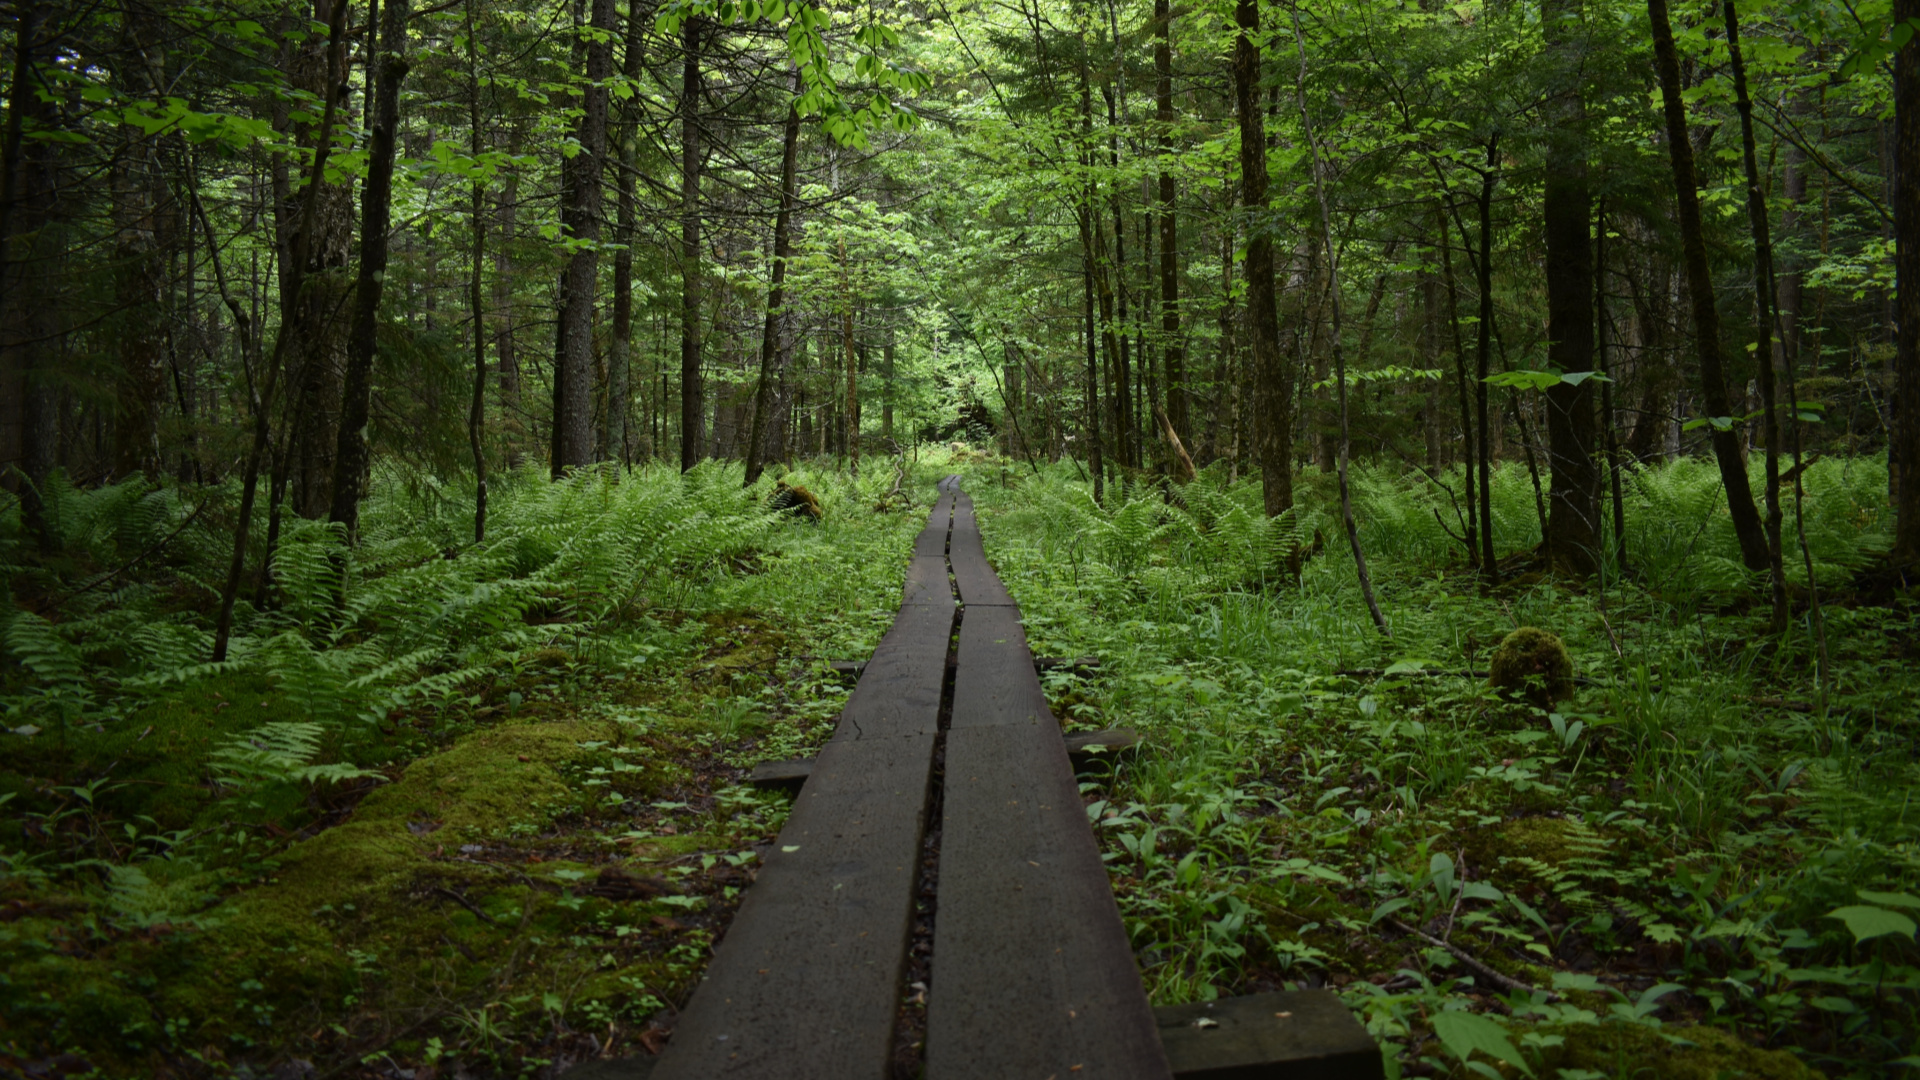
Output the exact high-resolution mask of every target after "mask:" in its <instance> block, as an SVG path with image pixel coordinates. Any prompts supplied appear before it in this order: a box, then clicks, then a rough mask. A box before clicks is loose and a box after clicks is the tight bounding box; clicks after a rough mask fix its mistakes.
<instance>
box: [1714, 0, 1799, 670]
mask: <svg viewBox="0 0 1920 1080" xmlns="http://www.w3.org/2000/svg"><path fill="white" fill-rule="evenodd" d="M1720 10H1721V12H1722V13H1723V14H1724V15H1725V17H1726V22H1727V49H1728V52H1729V56H1730V57H1731V59H1732V61H1733V93H1734V107H1735V108H1736V109H1737V110H1738V111H1739V113H1740V149H1741V161H1742V163H1743V165H1744V167H1745V169H1746V177H1747V222H1748V225H1749V227H1750V228H1751V229H1752V232H1753V287H1754V315H1755V321H1756V322H1757V324H1758V333H1757V334H1756V339H1757V343H1756V347H1755V350H1754V354H1753V359H1754V364H1755V368H1756V370H1757V372H1758V373H1759V376H1760V380H1759V381H1760V411H1761V418H1760V432H1761V437H1762V438H1763V439H1764V440H1765V442H1766V447H1767V457H1766V507H1767V517H1766V523H1765V526H1766V536H1767V570H1768V573H1769V575H1770V576H1771V577H1772V579H1773V588H1772V593H1773V628H1774V631H1775V632H1776V633H1779V632H1784V631H1785V630H1786V628H1787V620H1788V618H1789V614H1790V613H1789V611H1788V608H1787V574H1786V567H1785V564H1784V560H1783V559H1782V557H1781V556H1782V552H1783V549H1782V547H1781V543H1780V524H1781V514H1780V410H1779V407H1778V406H1779V401H1778V395H1777V394H1776V393H1775V392H1774V368H1773V362H1774V325H1773V298H1774V282H1773V239H1772V236H1771V234H1770V232H1769V230H1768V222H1767V193H1766V189H1765V188H1763V187H1761V184H1760V156H1759V152H1758V150H1757V148H1756V146H1755V142H1754V137H1753V99H1752V98H1751V97H1749V96H1748V93H1747V64H1746V58H1745V57H1744V56H1743V55H1742V54H1741V50H1740V12H1739V9H1738V6H1737V4H1736V3H1735V0H1722V4H1721V9H1720ZM1796 411H1797V409H1796Z"/></svg>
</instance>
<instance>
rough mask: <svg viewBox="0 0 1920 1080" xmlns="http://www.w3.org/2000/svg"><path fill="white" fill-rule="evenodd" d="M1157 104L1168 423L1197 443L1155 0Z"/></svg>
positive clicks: (1168, 94)
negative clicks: (1183, 331) (1182, 317)
mask: <svg viewBox="0 0 1920 1080" xmlns="http://www.w3.org/2000/svg"><path fill="white" fill-rule="evenodd" d="M1153 18H1154V42H1153V69H1154V104H1155V110H1156V115H1155V118H1156V119H1157V120H1158V121H1159V123H1160V160H1161V162H1162V164H1161V166H1160V332H1161V334H1162V335H1163V336H1164V338H1165V341H1164V342H1163V343H1162V344H1161V356H1162V357H1163V359H1162V361H1161V364H1162V367H1163V370H1164V371H1165V372H1166V380H1167V422H1168V424H1169V425H1171V426H1172V428H1173V432H1174V434H1175V435H1177V436H1179V438H1180V441H1181V442H1182V443H1186V444H1191V443H1192V442H1193V423H1192V420H1191V419H1190V407H1189V404H1188V393H1187V372H1186V348H1185V342H1184V341H1182V340H1181V337H1180V230H1179V222H1178V220H1177V219H1176V217H1175V213H1174V197H1175V194H1176V192H1175V185H1174V179H1173V172H1172V171H1171V170H1170V169H1168V168H1167V166H1166V165H1165V162H1166V161H1168V160H1170V159H1171V158H1172V156H1173V124H1174V119H1175V117H1174V112H1173V42H1172V33H1173V8H1172V6H1171V5H1170V3H1169V0H1154V3H1153Z"/></svg>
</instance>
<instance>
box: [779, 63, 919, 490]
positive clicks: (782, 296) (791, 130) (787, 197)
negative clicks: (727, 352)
mask: <svg viewBox="0 0 1920 1080" xmlns="http://www.w3.org/2000/svg"><path fill="white" fill-rule="evenodd" d="M791 92H792V93H793V95H794V96H795V98H796V99H797V98H798V97H799V94H800V72H799V71H797V70H796V71H794V72H793V74H792V86H791ZM799 148H800V109H799V106H798V105H788V106H787V121H786V124H785V126H784V127H783V128H782V129H781V136H780V208H779V210H778V211H776V212H775V214H774V218H773V266H772V269H771V270H770V271H769V278H768V282H767V321H766V328H765V330H764V331H763V333H762V336H761V339H760V377H759V379H758V380H757V381H755V383H754V387H753V430H752V433H751V434H750V435H749V436H748V438H747V455H746V456H747V481H746V482H747V485H748V486H749V487H751V486H752V485H753V483H754V482H755V481H756V480H759V479H760V472H761V469H762V468H763V467H764V465H765V464H766V454H767V446H766V443H767V429H768V427H769V426H770V420H771V416H770V413H771V409H772V398H773V384H774V383H775V382H776V381H778V379H779V377H780V376H781V375H784V371H783V370H777V369H776V364H775V361H776V360H783V359H784V350H783V349H782V348H781V342H782V339H783V338H784V336H785V328H786V323H787V320H788V318H789V316H788V314H787V311H786V299H787V295H786V282H787V256H788V255H789V253H790V252H791V249H792V227H793V203H794V198H795V192H794V187H793V178H794V171H795V167H796V163H797V161H798V158H799ZM887 342H888V344H887V356H888V357H889V363H891V357H892V356H893V344H892V342H893V339H892V338H888V339H887ZM784 366H785V365H784V364H782V365H779V367H780V368H782V369H783V368H784ZM892 429H893V404H892V402H891V401H889V402H888V404H887V433H888V434H889V435H891V434H892V433H893V430H892Z"/></svg>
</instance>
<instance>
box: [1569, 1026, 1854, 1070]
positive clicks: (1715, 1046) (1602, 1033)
mask: <svg viewBox="0 0 1920 1080" xmlns="http://www.w3.org/2000/svg"><path fill="white" fill-rule="evenodd" d="M1550 1033H1551V1034H1555V1035H1559V1036H1561V1037H1562V1038H1563V1039H1565V1041H1564V1042H1562V1043H1561V1044H1560V1045H1559V1046H1555V1047H1551V1048H1549V1049H1548V1050H1547V1052H1546V1055H1545V1060H1544V1061H1543V1062H1542V1064H1543V1065H1544V1066H1545V1068H1543V1069H1539V1070H1536V1072H1538V1073H1539V1074H1540V1075H1545V1076H1551V1075H1553V1074H1554V1071H1555V1070H1566V1071H1568V1072H1572V1071H1574V1070H1579V1069H1586V1070H1590V1071H1592V1072H1596V1073H1599V1074H1601V1075H1603V1076H1658V1077H1660V1078H1661V1080H1819V1078H1820V1076H1821V1074H1820V1073H1819V1072H1816V1071H1815V1070H1813V1069H1810V1068H1808V1067H1807V1066H1806V1065H1805V1064H1803V1063H1802V1062H1801V1061H1800V1059H1799V1058H1796V1057H1794V1056H1793V1055H1792V1054H1790V1053H1787V1052H1786V1051H1784V1050H1762V1049H1760V1048H1758V1047H1755V1046H1749V1045H1748V1044H1746V1043H1745V1042H1742V1041H1741V1040H1740V1039H1739V1038H1738V1037H1737V1036H1735V1035H1732V1034H1730V1033H1728V1032H1725V1031H1722V1030H1720V1029H1719V1028H1710V1027H1697V1026H1692V1027H1674V1026H1668V1027H1664V1028H1653V1027H1641V1026H1640V1025H1638V1024H1601V1025H1598V1026H1594V1025H1577V1026H1570V1027H1557V1028H1553V1029H1551V1032H1550Z"/></svg>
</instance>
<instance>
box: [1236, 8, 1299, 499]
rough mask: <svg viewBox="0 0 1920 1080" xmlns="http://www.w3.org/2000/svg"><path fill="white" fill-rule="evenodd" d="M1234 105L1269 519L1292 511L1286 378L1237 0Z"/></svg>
mask: <svg viewBox="0 0 1920 1080" xmlns="http://www.w3.org/2000/svg"><path fill="white" fill-rule="evenodd" d="M1234 26H1235V28H1236V29H1237V31H1238V32H1237V33H1236V34H1235V36H1234V41H1233V96H1234V110H1235V112H1236V114H1237V115H1238V119H1239V127H1240V202H1241V207H1242V210H1243V211H1244V213H1245V218H1246V223H1247V260H1246V274H1247V337H1248V339H1249V344H1250V345H1251V348H1252V353H1253V379H1254V395H1255V396H1254V410H1255V412H1256V413H1257V414H1258V416H1259V424H1258V428H1257V430H1258V432H1259V438H1260V441H1259V445H1258V448H1257V456H1258V458H1259V461H1260V494H1261V501H1262V503H1263V504H1264V507H1265V509H1266V513H1267V516H1268V517H1278V516H1280V515H1281V514H1283V513H1285V512H1287V511H1288V510H1291V509H1292V508H1293V380H1292V378H1291V372H1289V371H1288V369H1287V362H1286V358H1285V357H1284V356H1283V355H1282V353H1281V351H1280V318H1279V313H1278V311H1277V310H1276V309H1275V306H1274V295H1273V228H1272V223H1271V221H1270V220H1269V219H1270V216H1271V215H1270V212H1269V210H1268V208H1267V134H1266V123H1265V119H1264V116H1263V114H1262V113H1261V111H1260V48H1259V46H1258V44H1257V43H1256V39H1257V38H1258V37H1259V36H1260V3H1259V0H1236V3H1235V5H1234Z"/></svg>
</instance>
